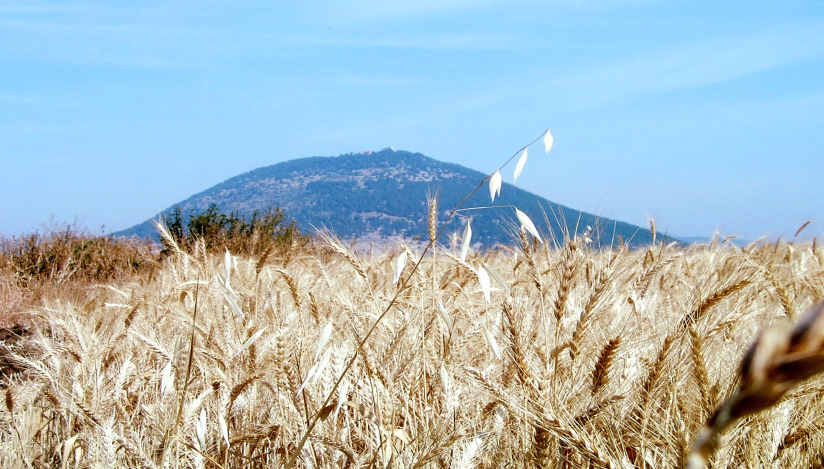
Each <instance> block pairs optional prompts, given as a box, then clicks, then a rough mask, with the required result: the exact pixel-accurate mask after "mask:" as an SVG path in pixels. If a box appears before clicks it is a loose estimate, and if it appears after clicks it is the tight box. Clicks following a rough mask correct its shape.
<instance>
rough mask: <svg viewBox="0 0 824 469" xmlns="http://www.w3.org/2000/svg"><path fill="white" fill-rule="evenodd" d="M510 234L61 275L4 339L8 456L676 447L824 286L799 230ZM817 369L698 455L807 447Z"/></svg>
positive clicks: (447, 462)
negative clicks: (612, 243) (538, 238)
mask: <svg viewBox="0 0 824 469" xmlns="http://www.w3.org/2000/svg"><path fill="white" fill-rule="evenodd" d="M515 246H516V247H515ZM515 246H513V247H510V248H501V249H496V250H491V251H488V252H483V253H471V252H470V253H469V254H468V256H467V257H466V260H465V261H462V260H461V257H462V256H461V254H460V252H457V251H456V250H455V249H450V248H447V247H445V246H441V245H436V248H435V249H434V250H429V251H428V252H427V253H426V254H425V255H423V256H422V254H423V252H422V251H423V250H422V249H420V248H409V249H408V250H404V251H401V250H400V249H399V250H396V251H395V252H386V253H370V252H354V251H353V250H352V249H350V248H349V247H348V246H347V245H346V244H344V243H342V242H341V241H339V240H337V239H335V238H334V237H332V236H329V235H327V236H326V237H325V238H324V240H323V241H319V242H318V243H316V244H315V245H313V246H310V247H302V248H300V249H296V250H293V251H289V252H288V253H286V254H285V255H283V256H279V257H271V256H269V257H268V258H267V256H263V257H262V258H238V257H235V256H232V255H231V254H228V253H227V254H226V255H223V256H218V255H209V254H205V252H204V251H202V250H201V251H198V250H197V249H195V251H194V252H193V253H191V254H190V253H187V252H184V251H178V252H177V253H175V254H174V255H172V256H170V257H169V258H167V259H166V260H165V261H164V262H163V263H162V264H161V265H160V266H158V267H157V268H156V269H154V270H152V271H151V272H149V273H144V274H141V275H136V276H133V277H132V278H127V279H125V280H122V281H119V282H116V283H112V284H101V285H95V286H92V287H90V288H87V289H85V290H83V291H81V292H77V291H74V292H73V293H72V294H66V295H60V294H59V292H58V293H55V294H53V295H51V296H49V297H48V298H45V299H44V300H43V304H42V306H40V307H37V308H31V309H30V310H28V311H27V312H26V315H27V319H28V321H29V322H30V324H31V326H30V331H29V333H28V334H27V335H26V336H25V340H20V341H17V342H15V343H14V345H13V346H5V347H6V348H7V349H9V350H8V351H7V352H8V353H10V354H11V357H12V358H13V360H14V361H15V363H16V364H17V366H18V367H19V368H20V369H21V370H22V371H19V372H17V373H10V374H8V375H7V376H4V377H3V385H4V386H5V387H6V389H5V391H4V392H5V405H2V404H0V435H2V438H1V439H0V466H2V467H61V468H81V467H82V468H86V467H101V468H102V467H106V468H108V467H150V468H154V467H158V468H160V467H163V468H166V467H168V468H189V467H192V468H206V467H209V468H215V467H221V468H229V467H232V468H235V467H236V468H241V467H242V468H246V467H248V468H258V467H261V468H262V467H289V466H291V467H306V468H310V467H312V468H315V467H349V468H356V467H380V468H385V467H398V468H407V469H410V468H447V467H449V468H470V467H476V468H501V467H557V468H577V467H613V468H624V467H627V468H653V467H656V468H657V467H680V466H682V465H683V464H684V462H685V460H686V457H687V454H688V452H689V448H690V442H691V441H692V439H693V438H694V437H695V435H696V434H697V433H698V432H699V430H700V429H701V428H702V427H703V425H704V423H705V422H706V421H707V419H708V418H709V417H710V416H711V414H712V412H713V410H714V409H715V408H716V407H717V406H718V405H719V404H720V403H721V402H722V401H723V400H724V399H725V398H726V397H727V396H729V395H730V394H731V393H732V392H733V390H734V389H735V387H736V386H737V384H738V382H739V380H740V378H739V366H738V363H739V362H740V360H741V358H742V356H743V355H744V353H745V351H746V349H747V347H748V345H749V344H750V343H751V342H752V341H753V339H754V338H755V337H756V334H757V333H758V331H759V330H762V329H764V328H765V327H768V326H770V325H773V324H780V323H791V322H793V321H794V320H795V319H796V318H797V317H798V316H799V315H800V314H801V313H803V312H804V311H805V310H806V309H808V308H809V307H810V306H811V305H813V304H814V303H815V302H816V301H817V300H819V299H821V298H822V297H824V268H823V267H822V264H823V263H824V250H822V248H821V247H818V246H816V244H815V242H813V243H788V242H781V241H779V242H775V243H763V242H762V243H754V244H752V245H750V246H747V247H743V248H738V247H735V246H734V245H732V244H729V243H724V242H720V241H718V240H714V241H713V242H712V243H710V244H707V245H701V246H690V247H684V246H681V245H677V244H664V243H661V242H657V243H654V244H652V245H650V246H648V247H647V248H644V249H628V248H626V247H621V246H618V247H614V248H610V249H595V248H594V247H592V246H591V245H590V244H589V242H588V240H587V239H584V238H582V237H579V238H575V239H567V240H566V242H565V243H563V244H561V243H556V244H553V243H551V242H547V243H544V244H539V243H537V242H533V241H530V240H529V239H528V238H527V235H526V234H522V236H521V243H520V245H517V243H515ZM405 249H406V248H405ZM401 252H403V253H404V254H403V255H404V256H408V262H407V263H406V264H405V265H402V264H401V263H399V262H398V259H399V257H400V256H401ZM484 265H485V266H484ZM396 270H399V275H398V282H397V283H394V282H393V280H394V279H393V273H394V272H395V271H396ZM480 271H483V272H484V273H483V274H479V273H478V272H480ZM483 277H486V279H485V281H484V279H483ZM485 290H486V291H487V292H488V294H489V301H487V299H486V295H485ZM823 385H824V381H822V380H821V379H819V378H813V379H811V380H808V381H805V382H804V383H802V384H800V385H799V386H797V387H794V388H793V389H791V390H790V391H789V392H788V393H787V394H786V395H785V396H784V397H783V399H781V400H780V401H779V402H778V403H777V404H776V405H774V406H772V407H770V408H768V409H766V410H764V411H762V412H757V413H755V414H754V415H751V416H749V417H746V418H744V419H742V420H740V421H739V422H737V424H735V425H734V426H731V427H730V428H729V429H727V431H725V432H724V433H723V434H722V435H721V439H720V441H719V443H718V449H717V451H715V452H714V454H713V455H712V456H711V458H710V463H711V466H712V467H714V468H722V467H724V468H726V467H822V466H823V465H824V453H823V452H822V450H824V435H822V432H821V431H820V430H819V429H820V428H821V425H822V424H824V418H823V417H824V412H823V411H822V400H823V399H824V386H823Z"/></svg>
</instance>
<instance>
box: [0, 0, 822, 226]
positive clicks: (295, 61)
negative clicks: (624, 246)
mask: <svg viewBox="0 0 824 469" xmlns="http://www.w3.org/2000/svg"><path fill="white" fill-rule="evenodd" d="M547 128H550V129H551V130H552V134H553V135H554V136H555V146H554V148H553V150H552V151H551V152H550V153H549V154H546V153H544V151H543V148H542V146H541V145H540V142H539V143H538V144H536V145H535V146H533V147H530V157H529V161H528V162H527V165H526V167H525V169H524V172H523V173H522V174H521V176H520V177H519V179H518V182H517V185H518V186H520V187H522V188H524V189H526V190H530V191H532V192H535V193H536V194H539V195H541V196H543V197H546V198H548V199H550V200H552V201H553V202H556V203H560V204H563V205H566V206H568V207H572V208H575V209H580V210H584V211H587V212H593V213H595V214H597V215H601V216H604V217H609V218H613V219H618V220H622V221H627V222H630V223H634V224H639V225H642V226H646V225H647V224H648V220H649V219H650V218H654V219H655V221H656V225H657V227H658V230H659V231H666V232H667V233H669V234H671V235H675V236H700V237H710V236H712V235H713V234H714V233H715V232H716V231H718V232H720V233H721V234H722V235H723V236H740V237H742V238H744V239H757V238H759V237H761V236H767V237H770V238H775V237H777V236H784V237H785V238H792V237H793V236H794V234H795V232H796V230H797V229H798V228H799V227H800V226H801V225H802V224H803V223H805V222H806V221H808V220H812V223H811V224H810V225H809V227H808V228H807V229H806V230H805V231H804V235H805V236H807V237H811V236H822V235H824V190H822V187H823V186H822V176H824V1H822V0H803V1H802V0H784V1H759V0H751V1H746V2H744V1H725V2H719V1H718V0H713V1H704V0H688V1H681V0H673V1H661V0H629V1H619V0H600V1H596V0H578V1H573V0H540V1H532V2H529V1H525V2H521V1H514V0H507V1H499V0H480V1H469V0H417V1H414V2H410V1H406V2H389V1H386V0H338V1H335V2H331V1H319V0H303V1H300V2H279V1H277V2H273V1H271V0H269V1H245V2H238V1H229V0H223V1H210V0H198V1H173V2H169V1H157V0H146V1H140V2H134V1H117V0H107V1H72V0H62V1H59V2H56V1H40V0H0V233H2V234H3V235H5V236H16V235H20V234H22V233H28V232H32V231H34V230H39V231H41V232H42V231H43V230H45V229H48V228H49V227H54V226H59V225H60V224H63V223H76V224H77V225H78V226H81V227H85V228H87V229H89V230H91V231H93V232H98V233H99V232H107V233H108V232H113V231H117V230H121V229H125V228H128V227H130V226H132V225H135V224H137V223H140V222H142V221H144V220H146V219H148V218H150V217H152V216H154V215H156V214H157V213H158V212H159V211H161V210H163V209H165V208H167V207H169V206H171V205H173V204H175V203H176V202H179V201H181V200H183V199H185V198H187V197H189V196H191V195H193V194H195V193H197V192H200V191H202V190H204V189H207V188H209V187H211V186H213V185H215V184H217V183H219V182H222V181H224V180H226V179H228V178H230V177H232V176H235V175H237V174H240V173H243V172H246V171H249V170H252V169H255V168H258V167H262V166H268V165H272V164H275V163H279V162H282V161H287V160H290V159H294V158H301V157H307V156H334V155H339V154H343V153H350V152H357V151H362V150H379V149H381V148H384V147H388V146H393V147H395V148H398V149H402V150H407V151H413V152H420V153H423V154H425V155H427V156H431V157H433V158H436V159H439V160H442V161H447V162H452V163H457V164H461V165H464V166H468V167H471V168H473V169H477V170H479V171H482V172H487V173H492V172H494V170H495V169H496V168H497V167H498V166H499V165H500V164H502V163H503V162H504V161H505V160H506V159H508V158H509V157H510V156H512V155H513V154H514V153H516V152H517V151H518V149H520V148H521V147H523V146H524V145H526V144H528V143H529V142H531V141H532V140H533V139H535V138H537V137H539V136H540V135H541V134H542V133H543V132H544V131H545V130H546V129H547ZM513 170H514V162H513V163H511V165H510V166H509V167H507V168H506V169H505V170H503V171H502V173H503V174H504V175H505V176H504V180H505V181H507V182H511V178H512V171H513Z"/></svg>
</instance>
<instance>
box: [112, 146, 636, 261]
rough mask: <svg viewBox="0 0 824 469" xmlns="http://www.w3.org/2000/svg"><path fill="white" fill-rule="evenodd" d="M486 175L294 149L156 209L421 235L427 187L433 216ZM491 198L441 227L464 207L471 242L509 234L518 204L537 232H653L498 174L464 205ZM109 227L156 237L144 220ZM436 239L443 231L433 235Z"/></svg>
mask: <svg viewBox="0 0 824 469" xmlns="http://www.w3.org/2000/svg"><path fill="white" fill-rule="evenodd" d="M486 176H487V175H486V174H484V173H481V172H479V171H475V170H473V169H469V168H466V167H463V166H460V165H457V164H451V163H444V162H441V161H438V160H435V159H432V158H429V157H427V156H424V155H422V154H420V153H409V152H406V151H396V150H394V149H392V148H387V149H384V150H381V151H378V152H361V153H349V154H344V155H340V156H337V157H310V158H300V159H295V160H291V161H286V162H283V163H278V164H275V165H272V166H266V167H263V168H258V169H255V170H253V171H249V172H248V173H244V174H241V175H239V176H235V177H233V178H231V179H227V180H226V181H224V182H222V183H220V184H218V185H216V186H213V187H211V188H209V189H206V190H205V191H203V192H201V193H199V194H195V195H193V196H191V197H189V198H188V199H186V200H184V201H182V202H179V203H177V204H175V205H173V206H172V207H169V208H167V209H166V210H164V211H163V212H161V214H160V215H161V216H167V215H168V214H169V213H170V212H171V211H172V209H174V208H175V207H179V208H180V209H181V211H182V213H183V214H184V215H186V214H190V213H199V212H202V211H205V210H206V209H207V208H209V206H210V205H211V204H215V205H216V206H217V208H219V209H220V210H221V211H223V212H233V211H234V212H237V213H239V214H249V213H251V212H252V211H253V210H255V209H266V208H268V207H270V206H272V205H276V204H280V207H281V208H282V209H283V211H284V212H285V213H286V215H287V217H289V218H294V219H295V220H296V221H297V223H298V226H299V227H300V229H301V230H303V231H308V230H311V229H312V228H319V227H327V228H330V229H331V230H332V231H334V232H335V233H337V235H338V236H340V237H341V238H344V239H348V238H351V237H358V238H366V239H373V240H374V239H386V238H391V237H404V238H414V237H417V236H420V237H421V239H427V238H428V235H427V232H428V229H427V194H432V193H434V192H436V191H437V192H438V193H439V205H438V207H439V214H438V218H439V221H440V222H443V221H444V220H445V219H446V216H447V215H448V213H449V211H450V210H451V209H452V208H453V207H454V206H455V205H456V204H457V203H458V202H459V201H460V200H461V199H462V198H464V197H465V196H466V195H467V194H469V193H471V192H472V190H473V189H475V188H476V187H477V185H478V184H479V183H480V182H481V181H482V180H483V179H484V178H485V177H486ZM490 205H492V206H494V207H495V208H492V209H483V210H470V211H464V212H461V215H462V217H459V218H458V219H457V220H454V221H452V222H451V223H450V226H448V227H447V231H446V233H447V234H451V233H457V236H458V237H460V236H461V235H462V233H463V229H464V228H463V227H464V221H463V219H465V217H471V218H472V231H473V236H472V240H473V243H481V244H482V245H483V246H487V247H488V246H492V245H494V244H496V243H503V244H509V243H512V242H513V240H514V238H515V237H517V229H516V227H517V226H519V224H518V222H517V219H516V217H515V210H514V209H513V208H511V206H516V207H518V208H519V209H520V210H521V211H523V212H524V213H526V214H527V215H529V217H530V218H531V219H532V220H533V221H534V222H535V225H536V226H537V227H538V230H539V231H541V232H542V233H543V234H544V235H545V236H546V235H549V237H551V236H552V234H553V233H554V235H555V237H556V238H557V239H563V233H564V232H569V233H573V232H576V231H577V232H578V233H582V232H584V231H585V230H586V227H587V226H591V227H593V230H594V231H592V232H591V235H590V237H591V238H593V239H594V240H595V241H596V242H600V243H601V244H602V245H603V244H606V245H610V244H617V243H618V237H619V236H620V237H621V239H623V240H624V241H626V242H629V243H630V244H631V245H636V246H637V245H643V244H648V243H650V242H651V241H652V236H651V233H650V231H649V230H647V229H645V228H641V227H638V226H635V225H631V224H628V223H624V222H620V221H614V220H609V219H606V218H599V217H596V216H595V215H592V214H589V213H584V212H580V211H578V210H574V209H571V208H568V207H563V206H560V205H558V204H555V203H553V202H550V201H549V200H546V199H544V198H542V197H539V196H537V195H535V194H532V193H530V192H527V191H525V190H523V189H520V188H518V187H515V186H513V185H511V184H507V183H504V184H503V187H502V189H501V194H500V196H499V197H496V198H495V203H494V204H490V197H489V189H488V187H487V186H486V185H484V187H482V188H481V189H480V190H479V191H477V192H476V193H475V195H473V196H472V197H470V198H469V200H467V201H466V202H465V203H464V205H463V208H470V207H485V206H490ZM115 234H116V235H125V236H128V235H138V236H141V237H154V238H156V237H157V233H156V231H155V228H154V226H153V224H152V220H147V221H145V222H143V223H141V224H139V225H136V226H133V227H131V228H129V229H127V230H123V231H121V232H119V233H115ZM441 241H442V242H443V243H445V244H448V243H449V238H448V237H445V238H441Z"/></svg>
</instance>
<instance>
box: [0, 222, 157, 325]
mask: <svg viewBox="0 0 824 469" xmlns="http://www.w3.org/2000/svg"><path fill="white" fill-rule="evenodd" d="M156 263H157V249H156V248H155V247H154V246H153V245H152V244H151V243H149V242H146V241H142V240H139V239H137V238H133V239H124V238H113V237H109V236H99V235H92V234H89V233H88V232H85V231H83V230H81V229H78V228H77V227H76V226H74V225H66V226H63V227H54V228H50V229H47V230H46V231H45V233H43V234H41V233H38V232H35V233H30V234H25V235H21V236H16V237H10V238H6V237H2V236H0V323H3V324H8V323H9V322H13V319H14V318H10V317H9V315H12V316H13V313H14V312H15V311H19V310H21V309H22V308H24V307H27V306H32V305H34V304H37V303H39V302H40V300H41V299H42V298H43V296H44V295H46V294H48V293H50V292H58V291H59V292H60V294H61V295H64V296H65V295H66V293H67V291H68V290H76V289H78V288H79V289H82V288H83V287H86V286H88V285H91V284H95V283H100V282H116V281H118V280H120V279H124V278H132V277H133V276H135V275H140V274H145V273H147V272H149V271H151V270H152V269H153V268H154V267H155V265H156Z"/></svg>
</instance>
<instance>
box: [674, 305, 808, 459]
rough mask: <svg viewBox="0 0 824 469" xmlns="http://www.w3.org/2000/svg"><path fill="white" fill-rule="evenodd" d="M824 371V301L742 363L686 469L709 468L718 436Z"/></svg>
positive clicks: (766, 337)
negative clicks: (735, 383) (730, 392)
mask: <svg viewBox="0 0 824 469" xmlns="http://www.w3.org/2000/svg"><path fill="white" fill-rule="evenodd" d="M821 372H824V302H822V303H818V304H816V305H815V306H813V307H812V308H811V309H810V310H809V311H808V312H807V313H806V314H805V315H804V316H803V317H802V318H801V319H799V321H798V322H797V323H796V324H795V326H793V327H792V328H787V327H781V326H776V327H773V328H771V329H767V330H765V331H763V332H762V333H761V334H759V335H758V337H757V338H756V339H755V342H753V344H752V345H751V346H750V348H749V350H748V351H747V353H746V354H745V355H744V358H743V359H742V361H741V370H740V378H741V380H740V382H741V384H740V386H739V388H738V390H737V391H736V392H735V393H734V394H733V395H732V396H731V397H730V398H728V399H727V400H726V401H724V403H723V404H721V405H720V406H719V407H718V408H717V409H716V410H715V412H714V413H713V414H712V416H711V417H710V418H709V420H708V421H707V423H706V425H705V427H704V428H703V429H702V430H701V431H700V432H699V433H698V435H697V436H696V437H695V440H694V442H693V444H692V447H691V449H690V454H689V456H688V458H687V461H686V464H685V467H686V468H687V469H701V468H704V467H706V465H707V462H708V461H709V458H710V456H712V454H713V453H714V452H715V449H716V448H717V446H718V436H719V435H720V434H721V432H723V431H724V430H725V429H726V428H728V427H729V426H730V425H732V424H733V423H735V422H736V421H738V420H739V419H741V418H743V417H746V416H748V415H752V414H754V413H756V412H761V411H762V410H765V409H767V408H769V407H771V406H773V405H775V404H776V403H777V402H778V401H779V400H780V399H781V397H782V396H784V394H785V393H786V392H787V391H789V390H790V389H792V388H793V387H795V386H796V385H798V384H799V383H801V382H803V381H806V380H808V379H810V378H811V377H813V376H815V375H817V374H819V373H821Z"/></svg>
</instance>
